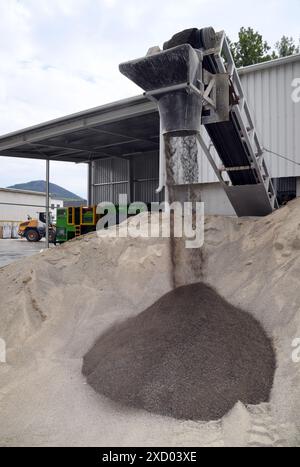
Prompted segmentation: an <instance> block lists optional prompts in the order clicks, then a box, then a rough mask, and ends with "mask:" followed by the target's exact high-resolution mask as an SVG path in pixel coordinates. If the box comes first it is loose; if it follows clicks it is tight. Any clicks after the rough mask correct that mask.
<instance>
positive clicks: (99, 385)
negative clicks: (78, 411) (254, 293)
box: [83, 283, 276, 421]
mask: <svg viewBox="0 0 300 467" xmlns="http://www.w3.org/2000/svg"><path fill="white" fill-rule="evenodd" d="M275 367H276V361H275V355H274V352H273V348H272V344H271V342H270V340H269V339H268V337H267V336H266V334H265V332H264V330H263V329H262V327H261V325H260V324H259V323H258V322H257V321H256V320H255V319H253V318H252V317H251V316H250V315H249V314H248V313H245V312H243V311H241V310H239V309H237V308H234V307H233V306H231V305H230V304H229V303H227V302H226V301H224V300H223V299H222V298H221V297H220V296H219V295H218V294H217V293H216V292H215V291H214V290H213V289H211V288H210V287H208V286H206V285H204V284H202V283H200V284H194V285H189V286H185V287H181V288H178V289H175V290H174V291H172V292H170V293H168V294H167V295H165V296H164V297H162V298H161V299H160V300H158V301H157V302H156V303H155V304H154V305H152V306H151V307H150V308H148V309H147V310H145V311H144V312H143V313H141V314H139V315H138V316H137V317H135V318H131V319H129V320H127V321H125V322H123V323H121V324H118V325H117V326H115V327H113V328H111V329H110V330H109V331H108V332H106V334H104V335H102V336H101V337H100V338H99V340H98V341H97V342H96V344H95V345H94V347H93V348H92V349H91V350H90V352H89V353H88V354H87V355H86V356H85V357H84V364H83V374H84V375H85V376H86V377H87V381H88V383H89V384H90V385H91V386H92V387H93V388H94V389H95V391H97V392H98V393H100V394H103V395H104V396H107V397H109V398H110V399H112V400H114V401H116V402H119V403H121V404H124V405H127V406H131V407H134V408H138V409H145V410H148V411H149V412H154V413H157V414H161V415H166V416H170V417H175V418H179V419H192V420H203V421H207V420H216V419H219V418H221V417H222V416H223V415H225V414H226V413H227V412H228V411H229V410H230V409H231V408H232V407H233V406H234V405H235V403H236V402H237V401H241V402H243V403H244V404H258V403H261V402H267V401H268V400H269V396H270V391H271V388H272V384H273V377H274V372H275Z"/></svg>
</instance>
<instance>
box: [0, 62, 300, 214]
mask: <svg viewBox="0 0 300 467" xmlns="http://www.w3.org/2000/svg"><path fill="white" fill-rule="evenodd" d="M239 76H240V78H241V81H242V85H243V87H244V91H245V94H246V97H247V100H248V104H249V106H250V109H251V111H252V115H253V117H254V121H255V124H256V128H257V131H258V133H259V136H260V140H261V144H262V146H263V147H264V148H265V155H266V157H265V159H266V163H267V167H268V169H269V172H270V174H271V177H272V178H273V181H274V186H275V188H276V191H277V195H278V197H279V199H280V201H281V202H283V203H284V202H285V201H287V200H289V199H291V198H293V197H295V196H300V134H299V128H300V98H299V99H298V97H299V96H300V90H299V87H300V55H299V54H298V55H294V56H290V57H286V58H281V59H277V60H273V61H270V62H265V63H261V64H258V65H253V66H249V67H245V68H243V69H240V70H239ZM204 136H205V135H204ZM0 156H8V157H20V158H30V159H45V160H46V161H47V174H48V175H49V163H50V162H51V160H55V161H59V160H61V161H67V162H75V163H79V162H81V163H82V162H84V163H87V164H88V167H89V176H88V201H89V203H90V204H97V203H99V202H101V201H113V202H118V197H119V194H124V193H126V194H127V195H128V200H129V201H131V202H133V201H143V202H146V203H149V202H151V201H159V200H163V199H164V193H163V192H161V193H160V194H159V195H158V194H157V193H156V188H157V186H158V183H159V115H158V111H157V107H156V104H155V103H154V102H152V101H150V100H148V99H147V98H146V97H144V96H143V95H141V96H137V97H133V98H129V99H124V100H122V101H118V102H114V103H111V104H107V105H104V106H101V107H96V108H93V109H90V110H87V111H84V112H80V113H77V114H73V115H70V116H66V117H63V118H60V119H56V120H53V121H51V122H47V123H43V124H41V125H37V126H35V127H32V128H29V129H25V130H21V131H17V132H14V133H12V134H9V135H6V136H2V137H1V138H0ZM199 158H200V161H199V162H200V171H199V189H200V191H201V196H202V200H203V201H204V202H205V210H206V213H209V214H225V215H233V214H234V211H233V208H232V206H231V204H230V202H229V201H228V199H227V197H226V195H225V193H224V191H223V189H222V187H221V186H220V184H219V182H218V180H217V177H216V175H215V172H214V171H213V169H212V167H211V164H210V163H209V161H208V160H207V157H206V155H205V154H204V153H202V152H199ZM214 159H215V161H216V163H217V165H218V166H220V160H219V159H218V156H217V155H216V153H214ZM47 180H48V181H49V177H47Z"/></svg>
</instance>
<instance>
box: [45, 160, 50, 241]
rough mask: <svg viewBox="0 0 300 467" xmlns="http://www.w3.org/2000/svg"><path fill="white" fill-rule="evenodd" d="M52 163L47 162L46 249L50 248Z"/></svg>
mask: <svg viewBox="0 0 300 467" xmlns="http://www.w3.org/2000/svg"><path fill="white" fill-rule="evenodd" d="M49 185H50V161H49V159H47V160H46V248H49V216H50V199H49V198H50V189H49Z"/></svg>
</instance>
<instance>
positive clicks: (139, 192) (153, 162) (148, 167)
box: [132, 152, 163, 203]
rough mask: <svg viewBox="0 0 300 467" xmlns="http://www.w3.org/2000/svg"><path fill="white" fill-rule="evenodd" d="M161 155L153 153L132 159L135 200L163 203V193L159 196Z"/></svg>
mask: <svg viewBox="0 0 300 467" xmlns="http://www.w3.org/2000/svg"><path fill="white" fill-rule="evenodd" d="M158 176H159V154H158V152H152V153H147V154H141V155H138V156H135V157H134V158H133V159H132V178H133V199H134V201H142V202H144V203H151V202H153V201H162V200H163V193H161V194H160V195H158V194H157V193H156V189H157V187H158V184H159V180H158Z"/></svg>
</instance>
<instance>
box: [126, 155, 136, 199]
mask: <svg viewBox="0 0 300 467" xmlns="http://www.w3.org/2000/svg"><path fill="white" fill-rule="evenodd" d="M128 164H129V169H128V177H129V199H130V203H134V202H135V201H137V200H136V199H135V189H134V186H135V182H134V165H133V164H134V160H133V158H132V156H131V158H130V159H128Z"/></svg>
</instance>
